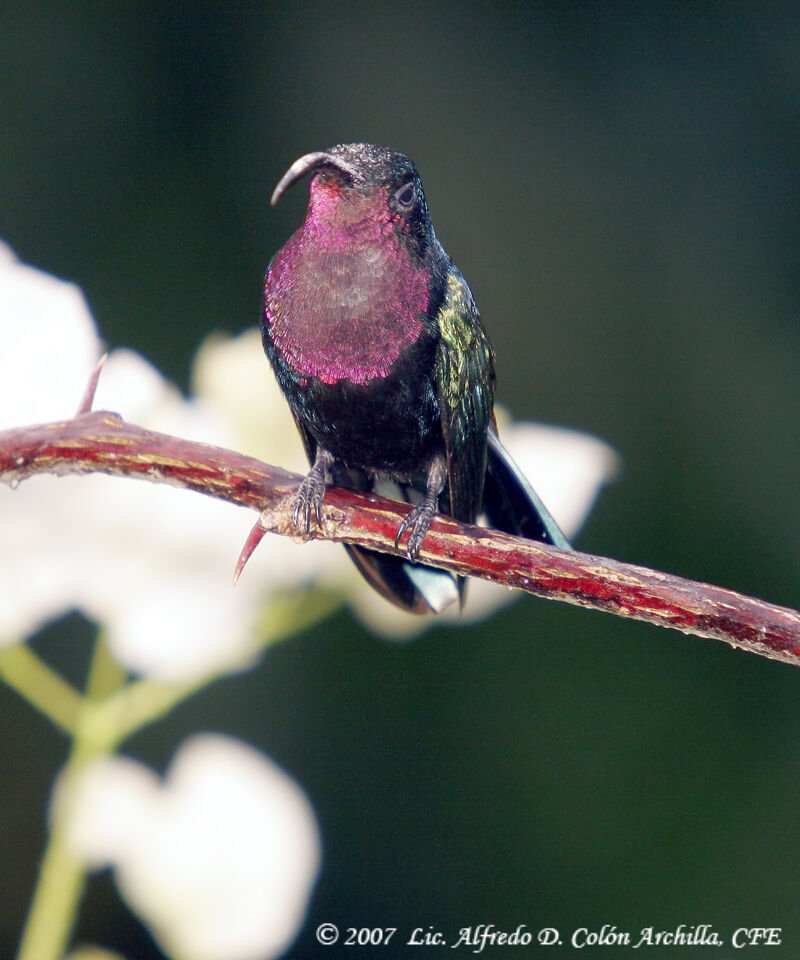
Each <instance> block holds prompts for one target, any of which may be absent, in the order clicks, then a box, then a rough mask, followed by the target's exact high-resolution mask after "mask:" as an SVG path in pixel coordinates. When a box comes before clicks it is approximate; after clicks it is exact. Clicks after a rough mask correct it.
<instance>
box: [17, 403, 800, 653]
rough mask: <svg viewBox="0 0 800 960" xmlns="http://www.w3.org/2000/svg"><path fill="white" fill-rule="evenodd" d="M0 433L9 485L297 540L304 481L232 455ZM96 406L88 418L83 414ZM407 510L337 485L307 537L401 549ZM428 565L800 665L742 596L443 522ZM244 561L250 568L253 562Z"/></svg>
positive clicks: (74, 433) (77, 422)
mask: <svg viewBox="0 0 800 960" xmlns="http://www.w3.org/2000/svg"><path fill="white" fill-rule="evenodd" d="M90 403H91V395H90V394H87V398H86V400H85V403H84V404H82V411H81V412H79V414H78V415H77V416H76V417H74V418H73V419H70V420H63V421H58V422H54V423H46V424H41V425H36V426H30V427H22V428H19V429H15V430H8V431H5V432H2V433H0V480H2V481H4V482H6V483H11V484H16V483H18V482H20V481H22V480H24V479H25V478H27V477H30V476H32V475H34V474H39V473H50V474H56V475H65V474H81V473H105V474H112V475H119V476H129V477H140V478H142V479H145V480H150V481H151V482H155V483H169V484H173V485H177V486H180V487H185V488H187V489H189V490H196V491H198V492H199V493H205V494H207V495H209V496H213V497H218V498H219V499H222V500H226V501H228V502H230V503H235V504H238V505H240V506H243V507H250V508H253V509H256V510H260V511H262V512H261V516H260V519H259V522H258V524H257V525H256V528H254V531H253V534H251V538H250V541H248V544H249V546H248V547H246V549H245V552H244V554H243V557H244V559H246V556H247V555H249V552H250V551H252V549H253V548H254V546H255V544H256V543H257V542H258V540H259V539H260V536H261V533H262V532H263V531H268V532H271V533H277V534H281V535H284V536H293V537H296V536H297V531H296V529H295V528H294V526H293V524H292V518H291V513H292V500H293V496H292V495H293V493H294V491H295V489H296V487H297V484H298V483H299V481H300V477H298V476H297V475H296V474H292V473H288V472H286V471H284V470H281V469H280V468H278V467H272V466H268V465H266V464H263V463H261V462H259V461H258V460H255V459H253V458H251V457H246V456H243V455H241V454H238V453H235V452H233V451H231V450H225V449H222V448H220V447H213V446H208V445H206V444H202V443H196V442H192V441H188V440H182V439H180V438H177V437H172V436H168V435H166V434H161V433H155V432H152V431H150V430H145V429H143V428H141V427H137V426H135V425H133V424H129V423H126V422H125V421H123V420H122V419H121V418H120V417H119V416H118V415H116V414H114V413H109V412H106V411H98V412H88V407H89V406H90ZM84 411H86V412H84ZM408 509H409V508H408V507H407V506H406V505H404V504H400V503H395V502H393V501H390V500H386V499H384V498H382V497H378V496H374V495H365V494H359V493H356V492H353V491H349V490H343V489H339V488H329V489H328V490H327V491H326V493H325V499H324V503H323V522H322V525H321V527H320V528H315V527H313V526H312V529H311V531H310V533H309V535H308V537H307V539H314V538H323V539H328V540H335V541H338V542H341V543H348V544H355V545H358V546H365V547H370V548H371V549H374V550H378V551H381V552H385V553H391V554H401V553H402V552H403V551H402V550H399V549H398V548H397V547H396V546H395V542H394V538H395V533H396V531H397V528H398V525H399V523H400V522H401V520H402V518H403V517H404V516H405V515H406V513H407V512H408ZM420 559H421V560H422V561H424V562H425V563H426V564H430V565H431V566H434V567H440V568H443V569H446V570H450V571H452V572H453V573H457V574H463V575H465V576H471V577H480V578H483V579H485V580H490V581H493V582H495V583H500V584H503V585H505V586H507V587H511V588H515V589H518V590H524V591H526V592H528V593H532V594H534V595H535V596H538V597H544V598H547V599H551V600H561V601H564V602H566V603H572V604H576V605H578V606H582V607H588V608H590V609H593V610H600V611H604V612H606V613H612V614H615V615H616V616H620V617H627V618H633V619H636V620H643V621H645V622H647V623H652V624H656V625H657V626H661V627H667V628H671V629H674V630H679V631H681V632H682V633H687V634H693V635H695V636H698V637H708V638H712V639H716V640H722V641H724V642H726V643H728V644H730V645H731V646H734V647H739V648H741V649H743V650H747V651H749V652H750V653H755V654H758V655H760V656H763V657H768V658H771V659H774V660H781V661H783V662H785V663H792V664H795V665H800V612H798V611H794V610H791V609H788V608H786V607H779V606H775V605H773V604H769V603H765V602H764V601H761V600H757V599H755V598H752V597H747V596H744V595H742V594H739V593H735V592H734V591H732V590H726V589H723V588H721V587H717V586H713V585H711V584H705V583H698V582H695V581H692V580H685V579H683V578H681V577H676V576H672V575H670V574H667V573H662V572H660V571H657V570H651V569H648V568H645V567H640V566H634V565H632V564H627V563H621V562H619V561H616V560H611V559H608V558H605V557H599V556H591V555H589V554H585V553H579V552H577V551H575V552H570V551H562V550H558V549H557V548H555V547H551V546H549V545H547V544H542V543H538V542H535V541H531V540H524V539H521V538H519V537H512V536H508V535H506V534H503V533H499V532H497V531H494V530H486V529H484V528H482V527H477V526H471V525H467V524H462V523H457V522H455V521H453V520H450V519H447V518H445V517H440V516H437V518H436V520H435V521H434V523H433V524H432V526H431V529H430V531H429V533H428V535H427V536H426V538H425V543H424V545H423V549H422V550H421V552H420ZM242 562H243V561H242Z"/></svg>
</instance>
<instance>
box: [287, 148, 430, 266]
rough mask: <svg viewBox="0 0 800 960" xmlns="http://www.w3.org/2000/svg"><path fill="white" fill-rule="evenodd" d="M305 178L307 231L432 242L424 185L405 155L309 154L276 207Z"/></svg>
mask: <svg viewBox="0 0 800 960" xmlns="http://www.w3.org/2000/svg"><path fill="white" fill-rule="evenodd" d="M306 174H311V186H310V190H309V205H308V213H307V215H306V225H311V226H316V227H322V228H328V229H331V228H342V229H348V228H351V229H352V228H358V227H359V225H363V226H365V227H366V226H368V225H370V224H372V225H373V227H374V226H375V225H376V224H380V225H381V227H382V229H383V230H384V231H386V232H395V231H399V232H401V233H403V234H406V235H408V236H409V238H414V239H415V240H416V241H417V243H419V244H421V245H422V246H426V245H427V243H428V242H429V240H430V239H431V237H432V233H433V231H432V227H431V222H430V216H429V214H428V205H427V202H426V200H425V193H424V191H423V189H422V182H421V180H420V177H419V173H418V172H417V168H416V166H415V165H414V163H413V161H412V160H410V159H409V158H408V157H407V156H406V155H405V154H403V153H397V152H396V151H393V150H387V149H386V148H385V147H377V146H374V145H372V144H369V143H341V144H338V145H337V146H335V147H330V149H328V150H321V151H318V152H315V153H307V154H305V155H304V156H302V157H300V158H299V159H297V160H295V162H294V163H293V164H292V165H291V166H290V167H289V169H288V170H287V171H286V173H285V174H284V175H283V176H282V177H281V179H280V180H279V181H278V185H277V186H276V187H275V190H274V191H273V193H272V199H271V203H272V205H273V206H274V205H275V204H277V202H278V201H279V200H280V198H281V197H282V196H283V194H284V193H285V192H286V191H287V190H288V189H289V187H291V186H293V185H294V184H295V183H297V181H298V180H300V179H302V178H303V177H304V176H306ZM420 252H421V251H420Z"/></svg>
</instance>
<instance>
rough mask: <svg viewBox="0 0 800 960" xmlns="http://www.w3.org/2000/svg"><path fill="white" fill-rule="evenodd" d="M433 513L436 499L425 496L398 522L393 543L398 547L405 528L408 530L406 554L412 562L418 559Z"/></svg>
mask: <svg viewBox="0 0 800 960" xmlns="http://www.w3.org/2000/svg"><path fill="white" fill-rule="evenodd" d="M435 515H436V500H435V499H432V498H429V497H425V499H424V500H423V501H422V503H419V504H417V506H416V507H414V509H413V510H412V511H411V513H409V515H408V516H407V517H406V518H405V519H404V520H403V522H402V523H401V524H400V528H399V529H398V531H397V536H396V537H395V538H394V545H395V546H396V547H399V546H400V541H401V540H402V539H403V536H404V534H405V532H406V530H408V531H410V532H409V534H408V542H407V543H406V556H407V557H408V559H409V560H411V561H412V563H415V562H416V561H417V560H419V551H420V549H421V548H422V542H423V540H424V539H425V535H426V534H427V532H428V529H429V528H430V525H431V521H432V520H433V518H434V516H435Z"/></svg>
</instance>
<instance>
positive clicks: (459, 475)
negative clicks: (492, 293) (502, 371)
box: [437, 267, 494, 523]
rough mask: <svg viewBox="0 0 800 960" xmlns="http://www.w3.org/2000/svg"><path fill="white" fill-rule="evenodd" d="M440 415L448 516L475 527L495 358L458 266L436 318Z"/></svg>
mask: <svg viewBox="0 0 800 960" xmlns="http://www.w3.org/2000/svg"><path fill="white" fill-rule="evenodd" d="M437 321H438V325H439V334H440V341H439V358H438V364H437V379H438V389H439V411H440V413H441V419H442V434H443V435H444V443H445V450H446V453H447V474H448V490H449V496H450V514H451V515H452V516H453V517H455V518H456V519H457V520H464V521H467V522H469V523H471V522H473V521H474V520H475V519H476V517H477V516H478V514H479V513H480V510H481V503H482V500H483V483H484V478H485V476H486V433H487V430H488V427H489V423H490V422H491V421H492V417H493V414H492V409H493V404H494V355H493V353H492V348H491V345H490V343H489V340H488V339H487V337H486V334H485V332H484V329H483V326H482V324H481V319H480V315H479V314H478V308H477V307H476V306H475V301H474V300H473V299H472V293H471V292H470V289H469V287H468V286H467V283H466V281H465V280H464V278H463V277H462V276H461V274H460V273H459V272H458V270H457V269H456V268H455V267H451V268H450V271H449V273H448V275H447V287H446V292H445V296H444V300H443V302H442V306H441V308H440V309H439V313H438V316H437Z"/></svg>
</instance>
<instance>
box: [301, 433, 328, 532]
mask: <svg viewBox="0 0 800 960" xmlns="http://www.w3.org/2000/svg"><path fill="white" fill-rule="evenodd" d="M332 462H333V457H332V456H331V455H330V454H329V453H328V452H327V451H325V450H322V449H321V448H320V449H318V450H317V456H316V458H315V460H314V466H313V467H312V468H311V469H310V470H309V471H308V473H307V474H306V475H305V477H303V480H302V482H301V483H300V486H299V487H298V488H297V493H296V494H295V495H294V509H293V510H292V523H294V525H295V527H296V528H297V530H299V531H300V532H301V533H308V531H309V529H310V528H311V511H312V510H313V511H314V519H315V520H316V521H317V526H322V498H323V496H324V495H325V484H326V482H327V479H328V468H329V467H330V465H331V463H332Z"/></svg>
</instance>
